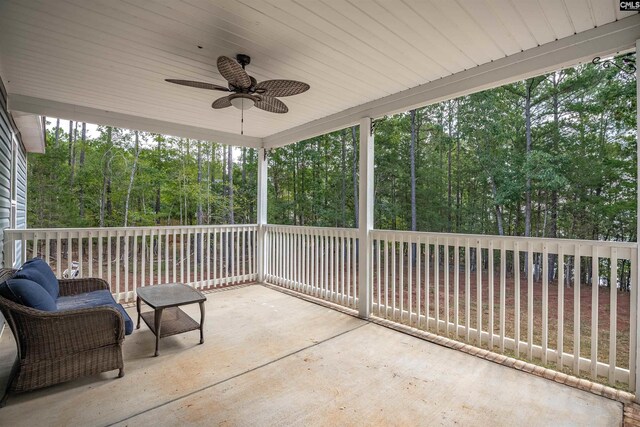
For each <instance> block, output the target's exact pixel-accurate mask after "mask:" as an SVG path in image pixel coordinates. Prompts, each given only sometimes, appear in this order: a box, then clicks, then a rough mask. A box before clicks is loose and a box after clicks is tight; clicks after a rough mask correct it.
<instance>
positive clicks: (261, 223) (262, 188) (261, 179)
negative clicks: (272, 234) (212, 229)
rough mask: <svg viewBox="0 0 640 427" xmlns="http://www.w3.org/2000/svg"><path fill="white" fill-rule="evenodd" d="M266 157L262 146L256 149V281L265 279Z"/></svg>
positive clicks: (266, 254) (260, 281) (261, 281)
mask: <svg viewBox="0 0 640 427" xmlns="http://www.w3.org/2000/svg"><path fill="white" fill-rule="evenodd" d="M268 165H269V163H268V159H267V151H266V150H265V149H264V148H259V149H258V186H257V187H258V195H257V200H258V209H257V213H258V218H257V219H258V242H257V245H258V251H257V252H258V253H257V255H258V260H257V261H258V283H263V282H264V280H265V274H266V266H267V257H268V256H269V254H268V253H267V246H266V243H267V242H266V225H267V200H268V199H267V179H268V174H267V172H268Z"/></svg>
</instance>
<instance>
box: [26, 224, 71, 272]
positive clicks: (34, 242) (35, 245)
mask: <svg viewBox="0 0 640 427" xmlns="http://www.w3.org/2000/svg"><path fill="white" fill-rule="evenodd" d="M82 241H83V232H82V231H79V232H78V274H79V276H78V277H84V268H83V264H84V254H83V253H82V249H83V248H82ZM37 244H38V240H37V239H35V238H34V239H33V247H34V249H35V248H36V247H37Z"/></svg>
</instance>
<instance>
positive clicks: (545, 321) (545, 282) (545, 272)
mask: <svg viewBox="0 0 640 427" xmlns="http://www.w3.org/2000/svg"><path fill="white" fill-rule="evenodd" d="M548 337H549V248H548V246H547V244H546V243H545V244H543V246H542V363H543V364H545V365H546V364H547V348H548V346H549V338H548Z"/></svg>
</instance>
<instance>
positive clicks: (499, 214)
mask: <svg viewBox="0 0 640 427" xmlns="http://www.w3.org/2000/svg"><path fill="white" fill-rule="evenodd" d="M489 180H490V181H491V194H492V195H493V200H494V202H493V205H494V207H495V209H496V221H497V223H498V234H499V235H500V236H504V226H503V223H502V208H501V207H500V204H499V203H498V190H497V188H496V183H495V181H494V180H493V177H492V176H490V177H489Z"/></svg>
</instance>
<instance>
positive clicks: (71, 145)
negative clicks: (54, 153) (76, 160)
mask: <svg viewBox="0 0 640 427" xmlns="http://www.w3.org/2000/svg"><path fill="white" fill-rule="evenodd" d="M72 147H73V120H69V159H68V165H69V166H71V150H72Z"/></svg>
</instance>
